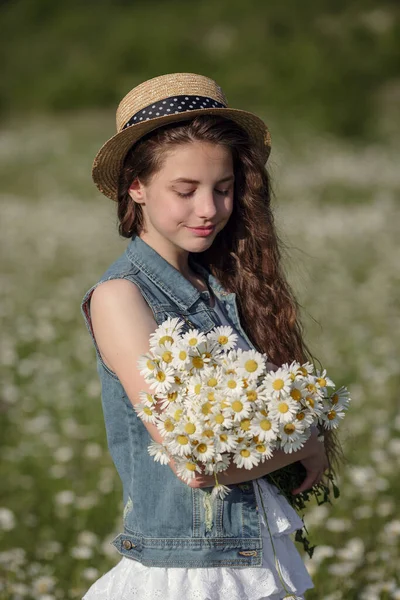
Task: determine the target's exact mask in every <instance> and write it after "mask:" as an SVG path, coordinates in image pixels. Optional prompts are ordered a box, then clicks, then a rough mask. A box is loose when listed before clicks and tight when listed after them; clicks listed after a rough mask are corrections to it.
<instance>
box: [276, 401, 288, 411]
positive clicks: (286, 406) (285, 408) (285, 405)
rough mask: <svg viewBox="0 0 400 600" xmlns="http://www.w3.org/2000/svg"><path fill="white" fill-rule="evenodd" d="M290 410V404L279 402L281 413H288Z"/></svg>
mask: <svg viewBox="0 0 400 600" xmlns="http://www.w3.org/2000/svg"><path fill="white" fill-rule="evenodd" d="M288 410H289V406H288V405H287V404H286V402H280V403H279V404H278V411H279V412H280V413H283V414H285V413H287V411H288Z"/></svg>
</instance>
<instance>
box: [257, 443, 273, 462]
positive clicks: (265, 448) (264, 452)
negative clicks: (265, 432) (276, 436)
mask: <svg viewBox="0 0 400 600" xmlns="http://www.w3.org/2000/svg"><path fill="white" fill-rule="evenodd" d="M255 449H256V452H257V453H258V454H259V458H260V460H261V462H264V461H265V460H267V459H268V458H271V456H272V454H273V452H274V447H273V446H270V445H269V444H267V443H266V442H262V441H261V440H258V441H257V442H255Z"/></svg>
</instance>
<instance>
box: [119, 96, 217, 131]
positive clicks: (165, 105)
mask: <svg viewBox="0 0 400 600" xmlns="http://www.w3.org/2000/svg"><path fill="white" fill-rule="evenodd" d="M202 108H226V106H225V104H221V102H218V101H217V100H214V99H213V98H207V96H171V97H170V98H165V99H164V100H159V101H158V102H154V104H149V105H148V106H146V107H145V108H142V110H139V112H137V113H135V114H134V115H133V116H132V117H131V118H130V119H129V121H128V122H127V123H125V125H124V126H123V128H122V129H126V127H130V126H131V125H136V123H139V122H140V121H150V120H151V119H155V118H156V117H161V116H165V115H173V114H177V113H180V112H186V111H189V110H198V109H202Z"/></svg>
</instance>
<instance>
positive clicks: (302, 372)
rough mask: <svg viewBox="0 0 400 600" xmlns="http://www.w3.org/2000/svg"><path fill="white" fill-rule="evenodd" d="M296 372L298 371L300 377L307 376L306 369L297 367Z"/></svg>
mask: <svg viewBox="0 0 400 600" xmlns="http://www.w3.org/2000/svg"><path fill="white" fill-rule="evenodd" d="M298 371H300V373H301V375H304V377H307V375H308V371H307V369H306V368H304V367H299V369H298Z"/></svg>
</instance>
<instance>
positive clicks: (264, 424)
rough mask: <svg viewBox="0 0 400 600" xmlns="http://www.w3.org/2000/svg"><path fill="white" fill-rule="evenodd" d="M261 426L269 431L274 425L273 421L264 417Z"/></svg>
mask: <svg viewBox="0 0 400 600" xmlns="http://www.w3.org/2000/svg"><path fill="white" fill-rule="evenodd" d="M260 427H261V429H263V430H264V431H269V430H270V429H271V427H272V425H271V421H269V420H268V419H263V420H262V421H260Z"/></svg>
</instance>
